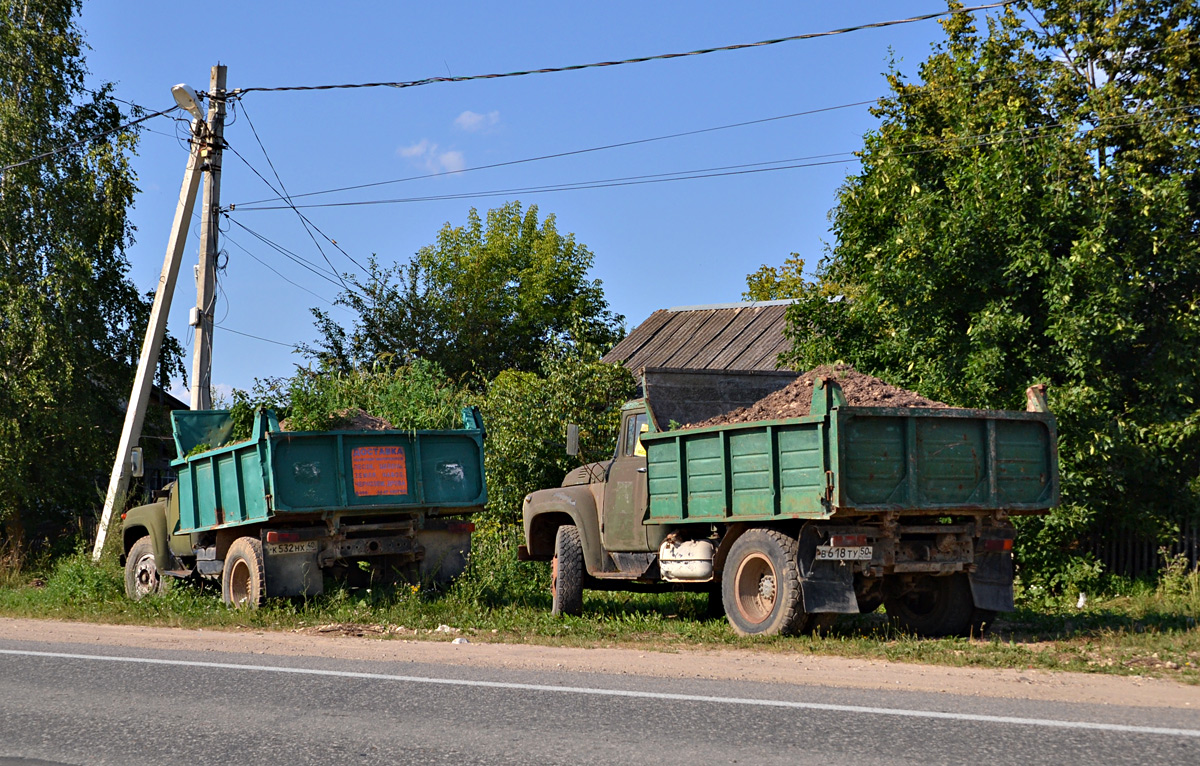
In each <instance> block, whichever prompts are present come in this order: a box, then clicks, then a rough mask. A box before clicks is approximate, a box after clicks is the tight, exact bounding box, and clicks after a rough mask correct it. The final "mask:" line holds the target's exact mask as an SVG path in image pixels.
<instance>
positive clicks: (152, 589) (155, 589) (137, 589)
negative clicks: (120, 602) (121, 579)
mask: <svg viewBox="0 0 1200 766" xmlns="http://www.w3.org/2000/svg"><path fill="white" fill-rule="evenodd" d="M156 593H162V576H161V575H159V573H158V562H157V561H155V559H154V543H153V541H151V540H150V535H146V536H145V537H142V538H139V539H138V541H137V542H136V543H134V544H133V547H132V548H130V549H129V555H128V556H127V557H126V558H125V595H126V596H128V597H129V598H131V599H133V600H134V601H141V600H142V599H143V598H145V597H146V596H151V595H154V594H156Z"/></svg>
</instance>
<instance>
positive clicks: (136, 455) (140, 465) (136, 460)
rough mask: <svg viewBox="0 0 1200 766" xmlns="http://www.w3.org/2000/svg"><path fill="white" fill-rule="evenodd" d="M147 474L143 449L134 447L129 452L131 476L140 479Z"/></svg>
mask: <svg viewBox="0 0 1200 766" xmlns="http://www.w3.org/2000/svg"><path fill="white" fill-rule="evenodd" d="M145 473H146V467H145V462H144V461H143V460H142V448H141V447H134V448H133V449H132V450H130V452H129V474H130V475H131V476H133V477H134V478H135V479H139V478H141V477H142V476H144V475H145Z"/></svg>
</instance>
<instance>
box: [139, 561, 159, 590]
mask: <svg viewBox="0 0 1200 766" xmlns="http://www.w3.org/2000/svg"><path fill="white" fill-rule="evenodd" d="M134 577H135V581H136V582H137V586H136V590H137V595H138V597H139V598H140V597H142V596H145V595H147V594H149V593H153V592H154V591H155V590H156V589H157V587H158V566H157V564H155V562H154V554H147V555H145V556H142V557H141V558H140V559H138V561H137V564H136V565H135V566H134Z"/></svg>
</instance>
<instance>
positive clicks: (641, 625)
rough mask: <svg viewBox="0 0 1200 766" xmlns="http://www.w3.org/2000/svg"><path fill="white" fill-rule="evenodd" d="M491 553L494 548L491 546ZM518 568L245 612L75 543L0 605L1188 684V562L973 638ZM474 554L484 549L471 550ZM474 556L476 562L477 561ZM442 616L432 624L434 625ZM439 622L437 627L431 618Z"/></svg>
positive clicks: (1194, 649) (1199, 640) (124, 620)
mask: <svg viewBox="0 0 1200 766" xmlns="http://www.w3.org/2000/svg"><path fill="white" fill-rule="evenodd" d="M499 553H500V551H496V552H494V554H499ZM508 561H509V562H510V563H508V564H507V565H508V566H510V567H514V568H517V569H520V570H522V571H520V572H517V571H516V569H514V572H509V573H505V575H506V576H505V577H504V578H503V579H509V578H511V577H512V576H514V575H517V574H519V575H521V576H522V581H523V582H524V583H526V587H523V588H520V589H516V590H515V592H514V591H513V590H512V589H504V588H501V587H499V581H496V582H493V581H491V578H492V577H494V576H495V575H496V570H495V569H492V568H488V567H482V568H483V569H486V572H487V574H483V573H481V571H479V570H476V571H473V572H468V573H467V575H466V576H465V577H464V578H463V579H462V580H461V581H460V582H459V583H457V584H456V585H455V586H454V587H453V588H451V589H450V590H449V591H448V592H444V593H439V592H433V591H430V590H422V589H419V588H413V587H410V586H400V587H384V588H370V589H367V588H362V589H350V588H345V587H341V586H336V585H335V586H333V587H331V588H330V589H329V590H328V591H327V592H326V594H325V595H323V596H320V597H318V598H313V599H307V600H274V601H272V602H269V603H268V605H267V606H266V607H264V608H263V609H260V610H257V611H252V612H247V611H236V610H231V609H228V608H226V607H225V606H224V605H223V604H222V603H221V601H220V596H219V590H218V589H217V588H215V587H213V586H212V585H204V584H192V583H182V582H170V583H169V584H168V587H167V589H166V592H165V593H164V594H163V595H162V596H161V597H157V598H151V599H146V600H143V601H141V602H136V603H135V602H131V601H128V600H127V599H126V598H125V596H124V592H123V580H122V574H121V571H120V569H119V567H117V566H116V565H115V564H114V563H111V560H110V562H108V563H102V564H99V565H96V564H93V563H92V562H91V559H90V557H89V556H88V555H87V553H86V552H85V551H83V550H80V551H79V552H77V553H76V554H74V555H71V556H68V557H65V558H62V559H59V560H58V562H57V563H55V564H54V565H53V566H52V567H50V568H48V569H47V570H46V571H44V572H42V573H41V574H31V573H28V572H26V573H25V574H24V575H23V576H17V575H15V574H11V573H10V574H9V576H8V577H6V578H5V580H4V581H3V583H0V615H4V616H9V617H35V618H50V619H62V620H76V621H88V622H105V623H116V624H138V625H158V626H172V627H190V628H195V627H203V628H229V629H235V628H252V629H256V630H264V629H265V630H281V631H287V630H293V631H306V632H311V633H314V634H318V635H319V634H337V635H344V634H351V635H380V636H395V637H413V636H417V637H423V638H429V639H431V640H438V639H450V638H453V637H455V636H458V635H465V636H468V637H470V640H472V641H496V642H521V643H533V644H544V645H556V646H582V647H591V646H617V647H635V648H639V649H651V650H658V651H674V650H679V649H685V648H709V649H711V648H721V647H729V648H741V649H752V650H756V651H765V652H804V653H810V654H828V655H838V656H843V657H856V658H870V659H882V660H890V661H900V662H916V663H926V664H937V665H952V666H963V667H968V666H969V667H984V668H1018V669H1031V668H1038V669H1046V670H1067V671H1082V672H1092V673H1106V674H1120V675H1142V676H1146V675H1148V676H1159V677H1167V678H1173V679H1176V680H1179V681H1182V682H1185V683H1190V684H1197V683H1200V628H1198V627H1197V618H1198V617H1200V574H1197V573H1196V572H1190V573H1188V572H1182V573H1176V576H1175V577H1174V579H1171V578H1170V577H1164V578H1162V580H1161V581H1160V583H1159V585H1157V586H1152V585H1150V584H1147V583H1129V582H1124V583H1121V582H1117V583H1116V586H1115V587H1114V589H1113V590H1114V592H1113V593H1111V594H1110V595H1108V596H1104V597H1092V598H1091V599H1090V600H1089V601H1088V603H1087V604H1086V605H1085V606H1083V607H1081V608H1076V606H1075V604H1074V603H1067V602H1066V601H1063V602H1061V603H1046V602H1045V600H1042V601H1041V602H1040V603H1039V604H1038V608H1037V609H1033V608H1030V607H1023V608H1020V609H1018V610H1017V611H1016V612H1014V613H1012V614H1010V615H1007V616H1005V617H1004V618H1003V619H1001V620H999V621H997V623H996V625H995V627H994V628H993V630H992V631H991V632H990V633H989V634H988V635H987V636H986V637H984V638H982V639H964V638H954V639H939V640H929V639H916V638H913V637H911V636H908V635H905V634H903V633H900V632H897V631H896V630H894V629H893V628H892V627H891V626H889V625H888V623H887V620H886V617H885V615H884V614H883V613H881V612H880V613H876V614H872V615H855V616H848V617H844V618H842V619H841V620H840V621H839V623H838V624H837V625H836V626H835V627H834V628H833V629H832V630H831V631H830V632H829V633H828V634H827V635H823V636H795V637H774V638H757V639H751V638H740V637H738V636H735V635H734V634H733V632H732V630H730V628H729V626H728V625H727V624H726V622H725V620H724V619H723V618H721V619H710V618H706V616H705V613H706V608H707V597H706V596H704V595H696V594H687V593H672V594H657V595H647V594H629V593H598V592H588V593H587V594H586V596H585V600H584V607H585V615H584V616H583V617H579V618H565V619H559V618H553V617H551V616H550V614H549V611H550V596H549V593H548V592H547V591H546V590H545V589H544V587H542V586H544V584H545V583H544V582H543V581H544V580H548V578H547V577H546V573H545V572H544V571H543V569H544V566H538V565H528V564H517V563H516V562H515V561H512V559H508ZM484 563H486V559H485V560H484ZM477 566H479V564H477ZM441 626H446V627H441ZM439 628H440V629H439Z"/></svg>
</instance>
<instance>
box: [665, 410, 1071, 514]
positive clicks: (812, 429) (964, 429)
mask: <svg viewBox="0 0 1200 766" xmlns="http://www.w3.org/2000/svg"><path fill="white" fill-rule="evenodd" d="M642 441H643V444H644V445H645V447H646V456H647V486H648V492H649V505H650V509H649V516H648V518H647V520H646V522H647V523H650V524H655V523H657V524H677V523H680V522H689V521H697V522H698V521H718V522H735V521H770V520H773V519H782V518H827V517H829V516H832V515H834V514H835V513H839V512H842V513H843V514H846V515H851V514H859V513H864V512H876V511H900V512H904V511H910V512H911V511H918V512H928V511H938V510H944V511H947V512H951V511H954V510H992V509H1005V510H1006V511H1008V512H1009V513H1014V514H1022V513H1044V512H1045V511H1047V510H1048V509H1049V508H1051V507H1052V506H1054V505H1056V504H1057V503H1058V451H1057V437H1056V430H1055V422H1054V417H1053V415H1050V414H1048V413H1041V412H1010V411H984V410H957V409H930V408H904V409H892V408H876V407H847V406H841V407H834V408H832V409H830V410H829V411H828V412H827V413H826V414H815V415H812V416H808V417H801V418H792V419H788V420H775V421H760V422H752V423H743V424H737V425H731V426H717V427H710V428H699V429H690V430H684V431H671V432H667V433H656V434H646V435H645V436H644V437H643V439H642Z"/></svg>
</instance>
